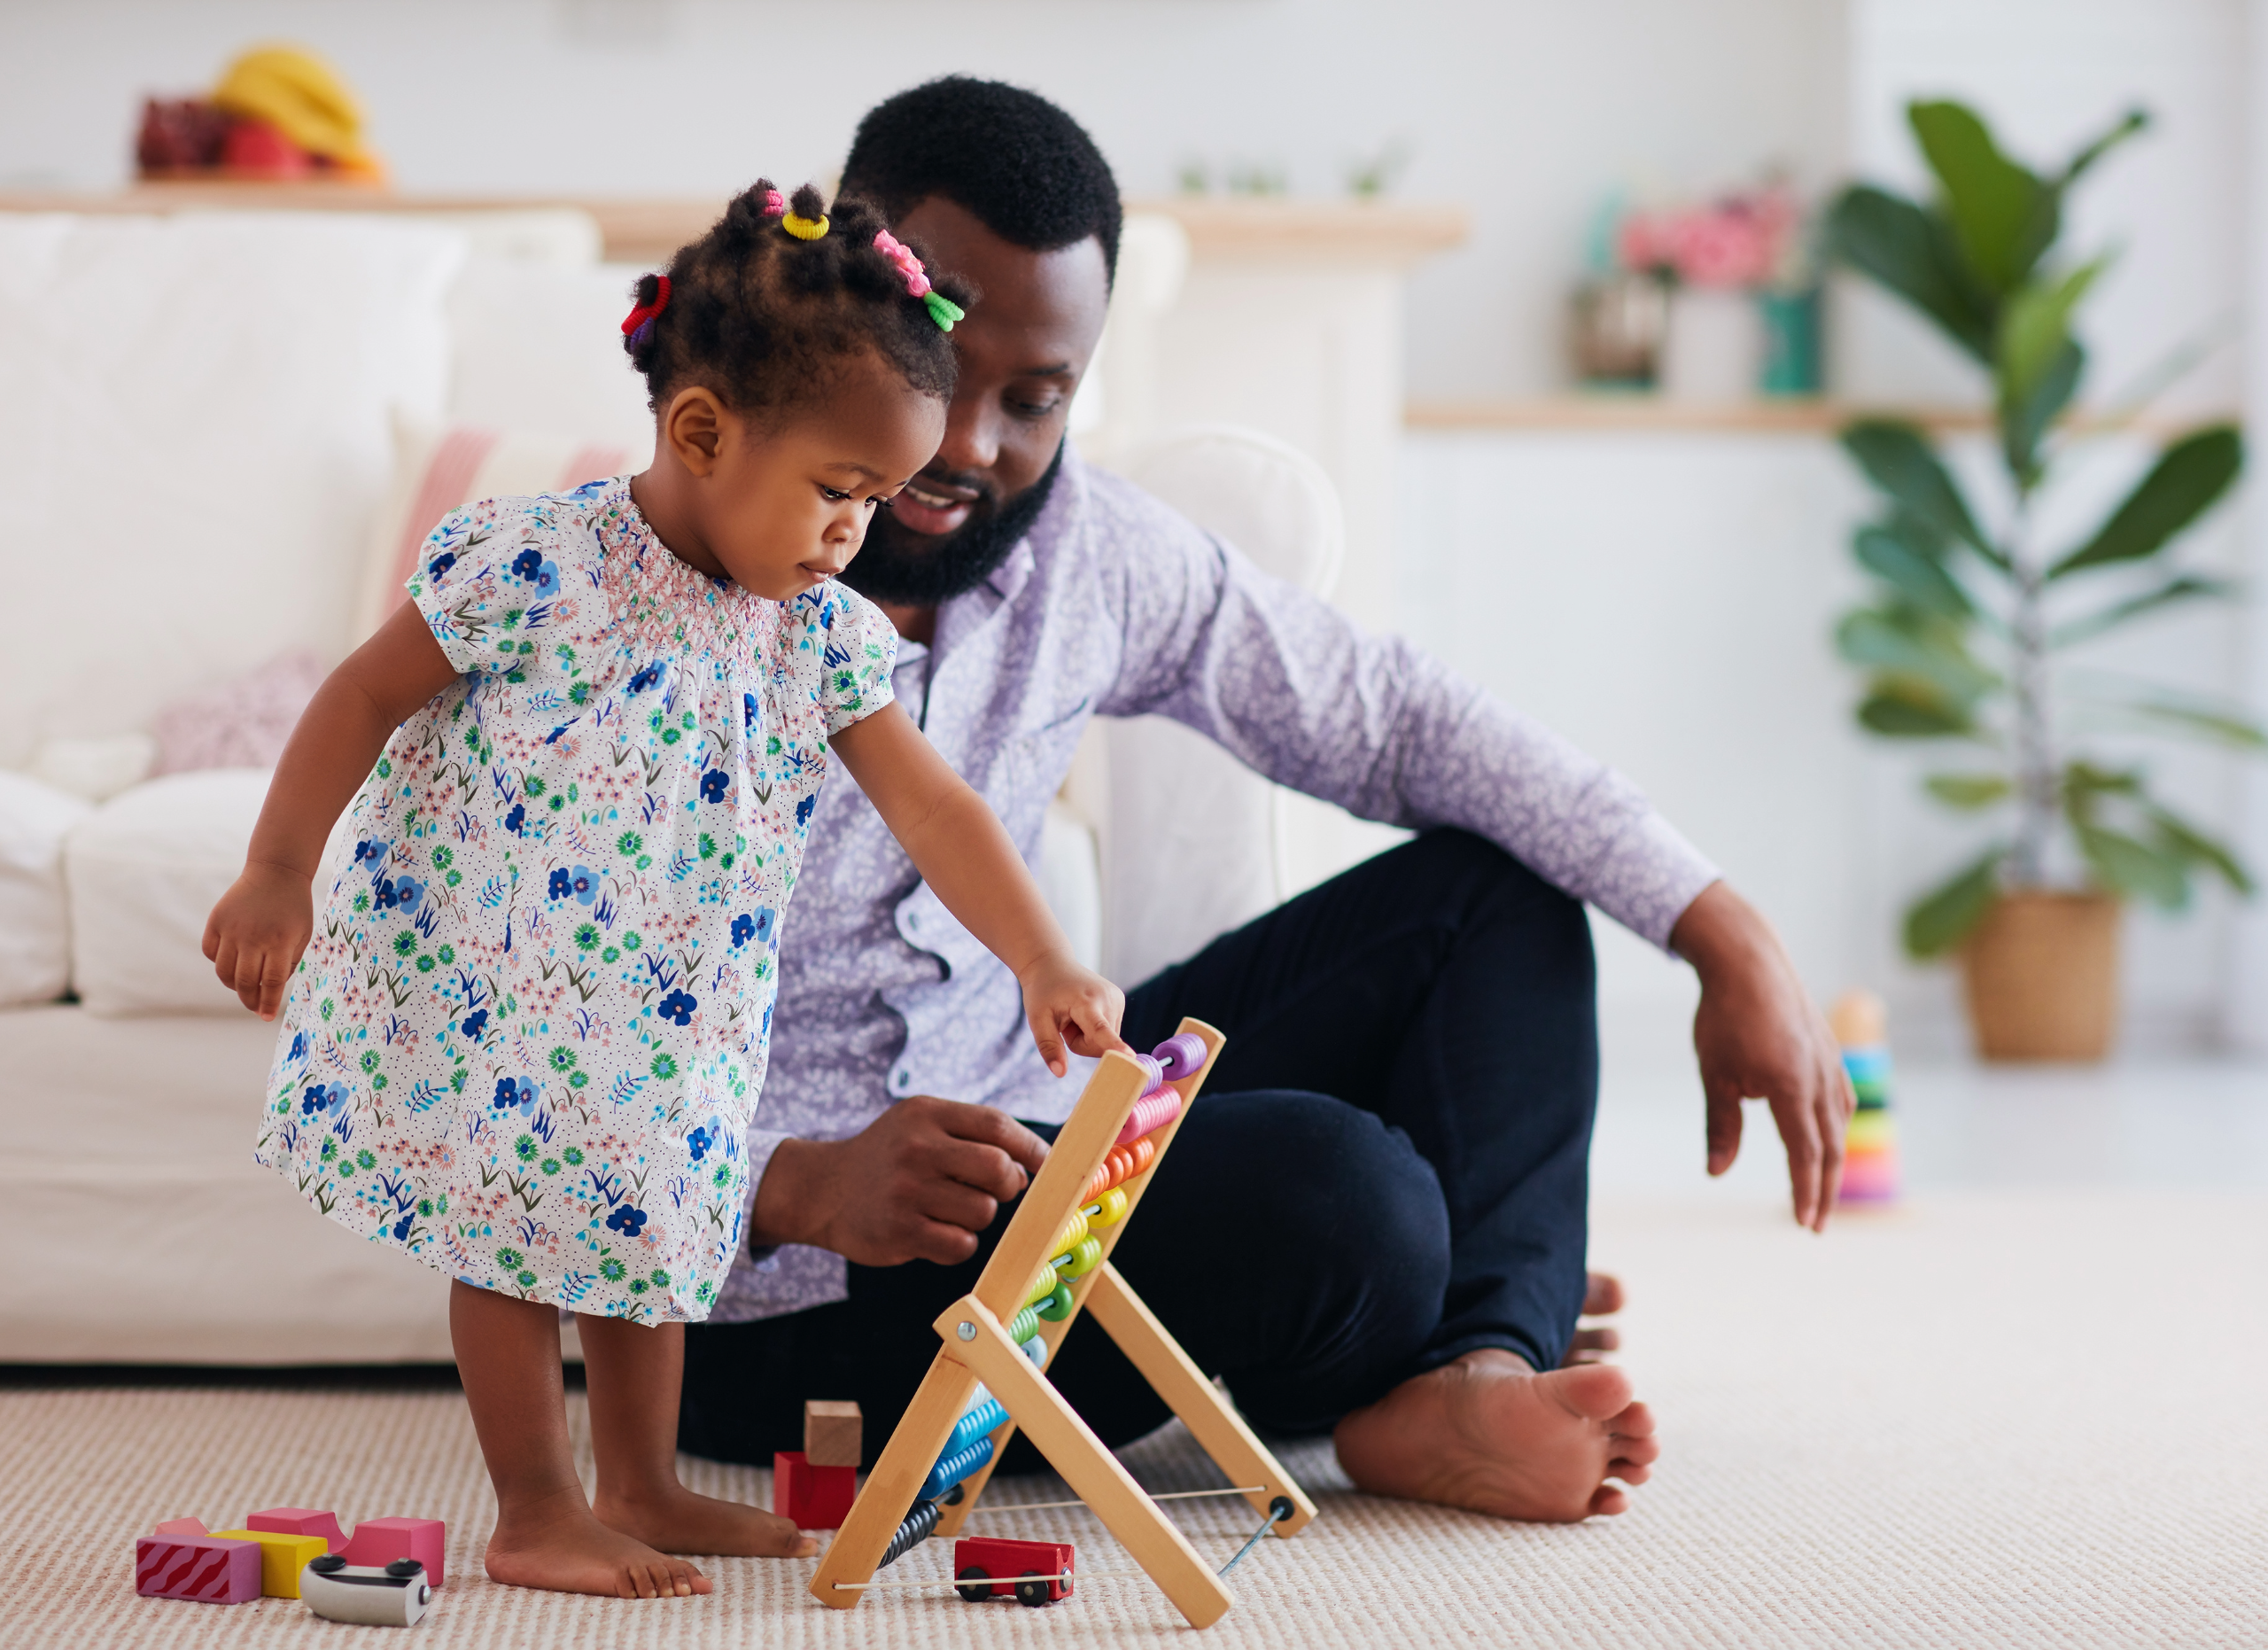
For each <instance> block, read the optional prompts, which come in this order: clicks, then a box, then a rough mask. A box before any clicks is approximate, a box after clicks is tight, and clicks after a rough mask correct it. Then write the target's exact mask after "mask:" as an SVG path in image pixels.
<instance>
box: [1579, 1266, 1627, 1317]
mask: <svg viewBox="0 0 2268 1650" xmlns="http://www.w3.org/2000/svg"><path fill="white" fill-rule="evenodd" d="M1621 1310H1622V1280H1621V1279H1619V1278H1618V1277H1616V1276H1615V1275H1614V1274H1613V1273H1611V1272H1588V1273H1584V1274H1583V1316H1584V1317H1586V1318H1597V1317H1600V1316H1602V1315H1604V1313H1607V1312H1619V1311H1621Z"/></svg>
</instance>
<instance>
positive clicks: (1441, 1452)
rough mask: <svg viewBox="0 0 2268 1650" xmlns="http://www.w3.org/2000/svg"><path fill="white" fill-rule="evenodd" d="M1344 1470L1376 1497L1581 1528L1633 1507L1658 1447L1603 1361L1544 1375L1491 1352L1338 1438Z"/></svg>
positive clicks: (1429, 1375)
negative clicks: (1625, 1488) (1634, 1490)
mask: <svg viewBox="0 0 2268 1650" xmlns="http://www.w3.org/2000/svg"><path fill="white" fill-rule="evenodd" d="M1332 1442H1333V1443H1334V1444H1336V1445H1337V1446H1338V1451H1339V1462H1340V1466H1342V1467H1345V1468H1346V1469H1347V1475H1348V1477H1350V1478H1352V1479H1353V1480H1354V1481H1355V1485H1356V1487H1357V1488H1359V1489H1363V1490H1369V1491H1371V1493H1372V1494H1374V1495H1391V1496H1400V1497H1402V1498H1404V1499H1407V1500H1412V1501H1434V1502H1439V1503H1441V1505H1443V1506H1461V1507H1465V1508H1468V1509H1470V1510H1471V1511H1473V1512H1476V1513H1489V1514H1495V1516H1496V1517H1499V1518H1520V1519H1531V1520H1534V1521H1536V1522H1542V1523H1574V1522H1578V1521H1580V1520H1582V1519H1586V1518H1589V1517H1591V1516H1592V1515H1594V1514H1606V1513H1619V1512H1621V1511H1623V1510H1624V1509H1625V1508H1626V1507H1627V1506H1629V1505H1630V1500H1629V1498H1628V1497H1627V1496H1626V1495H1625V1494H1623V1492H1622V1491H1621V1490H1619V1489H1617V1488H1615V1487H1614V1486H1612V1485H1611V1484H1609V1483H1607V1482H1606V1481H1607V1480H1608V1479H1610V1478H1619V1479H1620V1480H1621V1481H1622V1482H1623V1483H1627V1484H1639V1483H1644V1482H1645V1481H1646V1479H1647V1477H1648V1476H1649V1475H1650V1474H1651V1467H1652V1463H1653V1462H1654V1460H1655V1459H1656V1458H1657V1457H1658V1456H1659V1455H1660V1454H1661V1445H1660V1444H1659V1443H1658V1441H1657V1440H1656V1439H1655V1437H1654V1418H1653V1416H1652V1415H1651V1413H1649V1412H1648V1411H1647V1408H1646V1406H1645V1405H1643V1404H1636V1403H1633V1402H1632V1401H1631V1389H1630V1377H1629V1376H1627V1375H1626V1374H1623V1373H1622V1371H1620V1370H1619V1369H1616V1368H1613V1367H1612V1366H1608V1365H1604V1364H1595V1365H1589V1366H1583V1367H1580V1368H1574V1369H1555V1370H1551V1371H1550V1372H1549V1373H1547V1374H1540V1375H1539V1374H1536V1373H1535V1372H1534V1370H1532V1369H1530V1368H1529V1367H1528V1366H1527V1365H1526V1363H1524V1362H1523V1361H1521V1360H1520V1359H1519V1358H1516V1357H1514V1356H1513V1355H1512V1354H1511V1353H1510V1352H1506V1351H1501V1350H1496V1349H1494V1348H1490V1349H1487V1350H1481V1351H1478V1352H1468V1353H1466V1354H1465V1355H1464V1357H1463V1358H1458V1359H1456V1361H1455V1362H1454V1363H1449V1364H1444V1365H1443V1366H1441V1368H1439V1369H1434V1370H1429V1371H1427V1372H1426V1373H1425V1374H1422V1375H1415V1376H1412V1377H1411V1378H1410V1380H1408V1381H1403V1382H1402V1384H1401V1385H1400V1386H1398V1387H1396V1388H1395V1389H1394V1390H1393V1391H1391V1392H1389V1393H1387V1394H1386V1397H1382V1398H1380V1399H1379V1401H1378V1402H1377V1403H1375V1404H1372V1405H1369V1406H1368V1407H1366V1408H1363V1409H1359V1410H1356V1411H1355V1413H1353V1414H1351V1415H1349V1416H1348V1417H1347V1418H1346V1419H1345V1420H1341V1421H1340V1423H1339V1427H1338V1430H1337V1431H1336V1432H1335V1433H1334V1434H1333V1435H1332Z"/></svg>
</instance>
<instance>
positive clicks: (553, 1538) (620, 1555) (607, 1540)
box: [487, 1490, 710, 1599]
mask: <svg viewBox="0 0 2268 1650" xmlns="http://www.w3.org/2000/svg"><path fill="white" fill-rule="evenodd" d="M487 1570H488V1579H489V1580H491V1581H494V1582H501V1583H503V1584H504V1585H506V1586H508V1587H542V1588H545V1589H548V1591H550V1592H595V1593H600V1594H602V1595H605V1596H608V1597H611V1598H617V1599H689V1598H691V1597H693V1596H694V1594H695V1593H701V1592H708V1591H709V1590H710V1584H709V1578H708V1577H707V1576H703V1574H702V1573H701V1572H700V1571H699V1570H697V1569H695V1568H694V1567H693V1566H692V1565H690V1564H687V1562H686V1561H685V1560H683V1559H673V1558H670V1557H668V1556H666V1555H665V1554H663V1553H656V1551H654V1549H653V1548H652V1547H650V1546H648V1545H646V1544H645V1543H644V1542H642V1541H640V1540H638V1539H636V1538H635V1537H632V1536H627V1535H625V1534H623V1533H622V1532H621V1531H619V1530H616V1529H608V1528H607V1526H606V1525H604V1524H602V1523H601V1522H599V1521H598V1519H597V1518H596V1517H594V1515H593V1514H592V1512H591V1509H590V1507H589V1506H587V1505H586V1504H585V1502H584V1500H583V1497H582V1492H581V1490H575V1491H573V1492H572V1493H571V1494H562V1495H559V1496H555V1497H553V1498H550V1500H549V1501H548V1502H543V1503H539V1504H538V1505H536V1506H531V1507H525V1508H522V1509H520V1510H519V1511H518V1512H517V1513H515V1514H511V1515H509V1518H508V1517H506V1516H503V1515H500V1516H499V1517H498V1519H497V1522H496V1533H495V1534H494V1535H493V1536H491V1537H489V1538H488V1555H487Z"/></svg>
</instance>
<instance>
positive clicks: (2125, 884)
mask: <svg viewBox="0 0 2268 1650" xmlns="http://www.w3.org/2000/svg"><path fill="white" fill-rule="evenodd" d="M2071 830H2072V834H2073V835H2074V836H2076V837H2078V839H2079V852H2081V853H2083V854H2085V856H2086V861H2087V868H2088V869H2089V870H2091V871H2093V873H2094V876H2095V880H2096V881H2097V882H2099V883H2101V884H2102V885H2103V886H2104V887H2105V888H2107V889H2109V891H2111V892H2112V893H2115V894H2124V895H2127V896H2130V897H2132V896H2137V895H2139V896H2140V897H2141V898H2143V899H2149V900H2151V901H2153V902H2155V904H2157V905H2159V906H2161V907H2164V908H2165V909H2166V910H2168V911H2179V910H2180V909H2181V907H2184V906H2186V905H2187V904H2188V903H2189V868H2188V867H2187V865H2186V863H2185V862H2184V861H2183V860H2181V859H2180V858H2179V857H2178V856H2176V855H2174V854H2171V853H2166V852H2161V851H2160V850H2158V849H2156V848H2154V847H2152V846H2150V845H2149V844H2148V843H2144V842H2138V841H2136V840H2135V839H2134V838H2133V837H2129V836H2127V835H2126V834H2125V833H2124V831H2115V830H2111V829H2108V828H2107V827H2104V826H2101V825H2089V824H2084V823H2080V822H2078V821H2074V822H2073V824H2072V827H2071Z"/></svg>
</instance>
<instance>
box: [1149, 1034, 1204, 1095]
mask: <svg viewBox="0 0 2268 1650" xmlns="http://www.w3.org/2000/svg"><path fill="white" fill-rule="evenodd" d="M1150 1057H1151V1058H1152V1059H1153V1060H1155V1061H1156V1062H1158V1064H1159V1066H1160V1067H1161V1069H1162V1070H1164V1072H1165V1076H1166V1080H1167V1081H1168V1082H1170V1083H1178V1082H1180V1081H1181V1080H1182V1079H1183V1078H1190V1077H1195V1076H1196V1075H1197V1074H1198V1073H1199V1072H1200V1071H1202V1070H1204V1069H1205V1039H1203V1038H1201V1037H1200V1036H1198V1035H1197V1033H1196V1032H1194V1031H1177V1032H1175V1033H1174V1034H1173V1035H1172V1036H1171V1037H1169V1038H1167V1039H1166V1040H1165V1041H1163V1042H1162V1043H1160V1044H1159V1045H1158V1046H1157V1047H1155V1048H1153V1049H1152V1050H1151V1051H1150Z"/></svg>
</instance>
